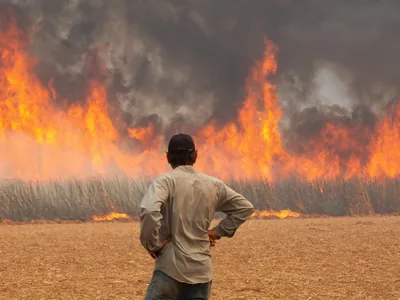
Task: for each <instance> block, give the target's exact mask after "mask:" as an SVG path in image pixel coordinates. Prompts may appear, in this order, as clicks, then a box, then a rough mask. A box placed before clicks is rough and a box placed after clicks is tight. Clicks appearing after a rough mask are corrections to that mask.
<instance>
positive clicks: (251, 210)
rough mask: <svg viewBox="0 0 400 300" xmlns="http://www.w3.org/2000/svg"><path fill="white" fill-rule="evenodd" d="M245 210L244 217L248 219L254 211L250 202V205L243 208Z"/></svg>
mask: <svg viewBox="0 0 400 300" xmlns="http://www.w3.org/2000/svg"><path fill="white" fill-rule="evenodd" d="M245 211H246V219H249V218H250V217H251V216H252V215H253V213H254V211H255V208H254V206H253V205H252V204H251V203H250V205H249V206H248V207H247V208H246V209H245Z"/></svg>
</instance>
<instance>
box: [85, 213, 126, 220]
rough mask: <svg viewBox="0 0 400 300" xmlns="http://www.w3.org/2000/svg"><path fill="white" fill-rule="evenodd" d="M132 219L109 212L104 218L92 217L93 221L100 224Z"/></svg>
mask: <svg viewBox="0 0 400 300" xmlns="http://www.w3.org/2000/svg"><path fill="white" fill-rule="evenodd" d="M131 219H132V218H131V217H130V216H128V215H127V214H122V213H116V212H111V213H109V214H108V215H105V216H94V217H92V220H93V221H96V222H100V221H121V220H124V221H129V220H131Z"/></svg>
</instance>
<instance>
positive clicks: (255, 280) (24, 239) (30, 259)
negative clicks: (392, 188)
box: [0, 217, 400, 300]
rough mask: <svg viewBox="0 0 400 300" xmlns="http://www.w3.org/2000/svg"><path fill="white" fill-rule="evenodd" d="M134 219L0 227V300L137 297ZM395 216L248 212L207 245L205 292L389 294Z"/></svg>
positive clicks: (147, 265) (141, 284)
mask: <svg viewBox="0 0 400 300" xmlns="http://www.w3.org/2000/svg"><path fill="white" fill-rule="evenodd" d="M138 236H139V224H138V223H137V222H134V223H108V224H104V223H101V224H93V223H86V224H48V225H21V226H0V253H1V257H2V259H1V261H0V280H1V283H2V284H1V286H0V299H8V300H13V299H19V300H24V299H30V300H39V299H48V300H51V299H102V300H105V299H143V295H144V292H145V290H146V287H147V284H148V282H149V280H150V276H151V271H152V267H153V261H152V259H151V258H150V256H148V255H147V253H146V252H145V251H144V250H143V249H142V247H141V246H140V244H139V242H138ZM399 237H400V218H399V217H344V218H343V217H340V218H324V219H286V220H250V221H248V222H247V223H245V224H244V225H243V226H242V228H240V229H239V231H238V232H237V235H236V236H235V237H234V238H233V239H230V240H229V239H223V240H221V241H219V242H218V244H217V247H216V248H214V249H213V250H212V251H213V257H214V258H213V259H214V266H215V276H214V283H213V291H212V299H215V300H218V299H220V300H222V299H243V300H244V299H246V300H249V299H314V300H316V299H363V300H368V299H396V300H397V299H398V298H400V260H399V248H400V238H399Z"/></svg>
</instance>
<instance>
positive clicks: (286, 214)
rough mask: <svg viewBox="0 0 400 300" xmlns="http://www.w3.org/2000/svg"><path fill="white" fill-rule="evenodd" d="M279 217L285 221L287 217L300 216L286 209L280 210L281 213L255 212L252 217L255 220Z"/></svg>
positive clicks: (271, 211) (269, 211)
mask: <svg viewBox="0 0 400 300" xmlns="http://www.w3.org/2000/svg"><path fill="white" fill-rule="evenodd" d="M271 216H274V217H277V218H279V219H284V218H287V217H294V218H296V217H299V216H300V214H299V213H297V212H293V211H291V210H290V209H284V210H279V211H273V210H263V211H260V210H256V211H255V212H253V215H252V217H253V218H265V217H271Z"/></svg>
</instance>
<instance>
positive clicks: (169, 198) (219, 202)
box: [141, 166, 253, 284]
mask: <svg viewBox="0 0 400 300" xmlns="http://www.w3.org/2000/svg"><path fill="white" fill-rule="evenodd" d="M141 208H142V214H141V223H142V234H141V242H142V244H143V245H144V246H145V248H146V249H148V250H149V251H152V249H153V248H154V250H156V248H157V247H159V245H160V243H162V242H163V241H166V240H168V241H169V242H168V243H167V244H166V245H165V247H163V249H162V250H161V251H160V254H159V256H158V258H157V260H156V265H155V269H156V270H160V271H162V272H164V273H165V274H167V275H168V276H170V277H172V278H174V279H175V280H177V281H179V282H183V283H189V284H198V283H205V282H209V281H211V280H212V262H211V255H210V240H209V237H208V233H207V230H208V229H209V227H210V224H211V221H212V219H213V216H214V213H215V211H216V210H220V211H224V212H227V213H230V212H233V214H232V215H231V216H228V218H226V219H225V220H224V221H222V222H221V223H220V224H219V225H218V226H217V227H216V228H215V230H216V232H217V233H218V234H219V235H220V236H228V237H231V236H233V234H234V233H235V231H236V229H237V228H238V227H239V225H240V224H241V223H242V222H244V221H245V220H246V219H247V218H248V217H249V216H250V215H251V213H252V211H253V206H252V205H251V204H250V203H249V202H248V201H247V200H246V199H245V198H244V197H243V196H241V195H240V194H238V193H236V192H234V191H233V190H232V189H230V188H228V187H227V186H226V185H225V184H224V183H223V182H222V181H220V180H218V179H216V178H214V177H211V176H208V175H205V174H202V173H200V172H197V171H196V170H195V169H194V168H193V167H192V166H179V167H177V168H175V169H174V170H173V171H171V172H169V173H167V174H165V175H163V176H160V177H159V178H157V179H156V180H155V181H154V182H153V183H152V186H151V187H150V189H149V191H148V193H147V194H146V195H145V197H144V198H143V200H142V206H141ZM161 216H162V217H161ZM156 223H158V224H159V226H160V227H159V230H158V236H155V233H154V228H155V226H154V225H155V224H156ZM156 227H157V226H156ZM156 235H157V234H156Z"/></svg>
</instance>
